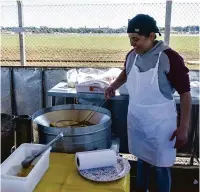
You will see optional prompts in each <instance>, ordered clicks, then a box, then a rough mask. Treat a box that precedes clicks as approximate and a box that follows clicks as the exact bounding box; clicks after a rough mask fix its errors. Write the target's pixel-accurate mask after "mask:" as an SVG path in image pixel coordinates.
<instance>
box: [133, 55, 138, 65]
mask: <svg viewBox="0 0 200 192" xmlns="http://www.w3.org/2000/svg"><path fill="white" fill-rule="evenodd" d="M137 57H138V54H136V55H135V59H134V61H133V65H135V64H136V60H137Z"/></svg>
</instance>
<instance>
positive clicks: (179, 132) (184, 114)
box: [165, 49, 191, 149]
mask: <svg viewBox="0 0 200 192" xmlns="http://www.w3.org/2000/svg"><path fill="white" fill-rule="evenodd" d="M165 53H166V54H167V56H168V59H169V63H170V71H169V73H168V75H167V77H168V80H169V81H170V82H171V84H172V86H173V87H174V88H175V89H176V91H177V92H178V93H179V95H180V110H181V111H180V114H181V117H180V126H179V127H178V128H177V129H176V130H175V132H174V133H173V135H172V136H171V140H173V139H174V138H175V137H176V144H175V148H177V149H179V148H180V147H182V146H183V145H184V144H186V142H187V139H188V132H189V122H190V113H191V95H190V79H189V70H188V68H187V67H186V66H185V64H184V60H183V58H182V57H181V56H180V55H179V54H178V53H176V52H175V51H173V50H171V49H168V50H165Z"/></svg>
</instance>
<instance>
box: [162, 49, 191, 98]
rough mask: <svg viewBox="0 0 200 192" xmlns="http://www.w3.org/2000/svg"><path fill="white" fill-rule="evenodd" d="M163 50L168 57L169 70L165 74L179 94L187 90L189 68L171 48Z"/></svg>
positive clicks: (188, 86) (188, 85) (188, 87)
mask: <svg viewBox="0 0 200 192" xmlns="http://www.w3.org/2000/svg"><path fill="white" fill-rule="evenodd" d="M164 52H165V54H166V55H167V56H168V59H169V64H170V70H169V72H168V74H167V78H168V80H169V81H170V82H171V85H172V87H173V88H174V89H175V90H176V91H177V92H178V93H179V94H183V93H186V92H189V91H190V79H189V70H188V68H187V67H186V66H185V64H184V60H183V58H182V57H181V56H180V55H179V54H178V53H177V52H175V51H174V50H172V49H167V50H165V51H164Z"/></svg>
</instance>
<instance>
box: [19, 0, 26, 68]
mask: <svg viewBox="0 0 200 192" xmlns="http://www.w3.org/2000/svg"><path fill="white" fill-rule="evenodd" d="M17 8H18V23H19V28H21V27H23V25H24V22H23V11H22V2H21V1H20V0H17ZM19 46H20V61H21V65H25V64H26V54H25V39H24V32H19Z"/></svg>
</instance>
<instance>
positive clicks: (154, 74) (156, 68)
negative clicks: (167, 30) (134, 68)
mask: <svg viewBox="0 0 200 192" xmlns="http://www.w3.org/2000/svg"><path fill="white" fill-rule="evenodd" d="M161 54H162V51H161V52H160V53H159V55H158V60H157V63H156V66H155V69H154V73H153V77H152V80H151V84H153V81H154V79H155V76H156V73H157V72H158V66H159V62H160V56H161Z"/></svg>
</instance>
